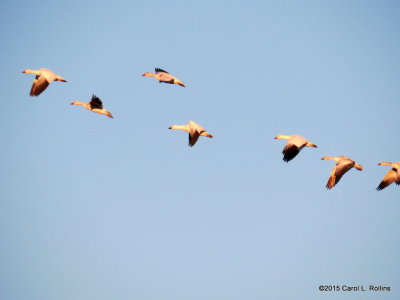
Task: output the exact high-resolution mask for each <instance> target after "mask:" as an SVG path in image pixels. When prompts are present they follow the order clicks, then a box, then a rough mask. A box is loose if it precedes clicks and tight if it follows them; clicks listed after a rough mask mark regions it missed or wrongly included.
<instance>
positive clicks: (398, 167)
mask: <svg viewBox="0 0 400 300" xmlns="http://www.w3.org/2000/svg"><path fill="white" fill-rule="evenodd" d="M378 165H381V166H390V167H392V169H390V170H389V171H388V172H387V173H386V175H385V177H383V179H382V181H381V183H380V184H379V186H378V187H377V188H376V189H377V190H378V191H380V190H383V189H384V188H385V187H387V186H389V185H391V184H392V183H393V182H395V183H396V184H400V161H398V162H394V163H391V162H385V161H383V162H380V163H378Z"/></svg>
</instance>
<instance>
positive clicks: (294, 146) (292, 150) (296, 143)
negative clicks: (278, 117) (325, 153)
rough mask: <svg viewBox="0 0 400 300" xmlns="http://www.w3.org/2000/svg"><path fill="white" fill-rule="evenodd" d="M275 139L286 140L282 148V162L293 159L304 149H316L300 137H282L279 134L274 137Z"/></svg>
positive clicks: (282, 135)
mask: <svg viewBox="0 0 400 300" xmlns="http://www.w3.org/2000/svg"><path fill="white" fill-rule="evenodd" d="M275 139H284V140H287V142H286V145H285V147H284V148H283V151H282V154H283V161H285V162H289V161H291V160H292V159H293V158H295V157H296V155H297V154H299V152H300V151H301V149H303V148H304V147H314V148H317V145H315V144H313V143H311V142H310V141H309V140H307V139H305V138H304V137H302V136H300V135H296V134H294V135H284V134H280V135H277V136H276V137H275Z"/></svg>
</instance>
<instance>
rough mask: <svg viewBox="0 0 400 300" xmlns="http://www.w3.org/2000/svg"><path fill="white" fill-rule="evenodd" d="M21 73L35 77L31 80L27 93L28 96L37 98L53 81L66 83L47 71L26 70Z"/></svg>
mask: <svg viewBox="0 0 400 300" xmlns="http://www.w3.org/2000/svg"><path fill="white" fill-rule="evenodd" d="M22 73H27V74H35V75H36V77H35V79H34V80H33V84H32V88H31V91H30V93H29V95H30V96H32V97H33V96H39V95H40V94H41V93H42V92H43V91H44V90H45V89H46V88H47V87H48V86H49V84H50V83H51V82H53V81H63V82H67V81H66V80H65V79H64V78H62V77H61V76H59V75H57V74H56V73H54V72H53V71H51V70H49V69H40V70H31V69H26V70H24V71H22Z"/></svg>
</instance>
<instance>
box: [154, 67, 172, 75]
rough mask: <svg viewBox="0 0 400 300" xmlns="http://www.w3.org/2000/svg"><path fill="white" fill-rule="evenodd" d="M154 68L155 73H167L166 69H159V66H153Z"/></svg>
mask: <svg viewBox="0 0 400 300" xmlns="http://www.w3.org/2000/svg"><path fill="white" fill-rule="evenodd" d="M154 70H155V71H156V74H159V73H167V74H169V73H168V72H167V71H165V70H163V69H160V68H155V69H154Z"/></svg>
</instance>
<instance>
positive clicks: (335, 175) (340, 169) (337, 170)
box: [321, 155, 363, 190]
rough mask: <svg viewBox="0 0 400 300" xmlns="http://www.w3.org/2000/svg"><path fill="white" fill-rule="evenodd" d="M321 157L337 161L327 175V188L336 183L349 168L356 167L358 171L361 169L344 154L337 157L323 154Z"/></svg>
mask: <svg viewBox="0 0 400 300" xmlns="http://www.w3.org/2000/svg"><path fill="white" fill-rule="evenodd" d="M321 159H322V160H333V161H336V162H337V163H336V165H335V166H334V167H333V169H332V172H331V174H330V175H329V178H328V182H327V183H326V188H327V189H328V190H330V189H331V188H333V187H334V186H335V185H336V184H338V182H339V181H340V179H341V178H342V176H343V175H344V174H345V173H346V172H347V171H349V170H350V169H351V168H356V169H357V170H358V171H362V169H363V167H362V166H361V165H360V164H358V163H356V162H355V161H354V160H352V159H351V158H348V157H346V156H344V155H340V156H337V157H332V156H324V157H322V158H321Z"/></svg>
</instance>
